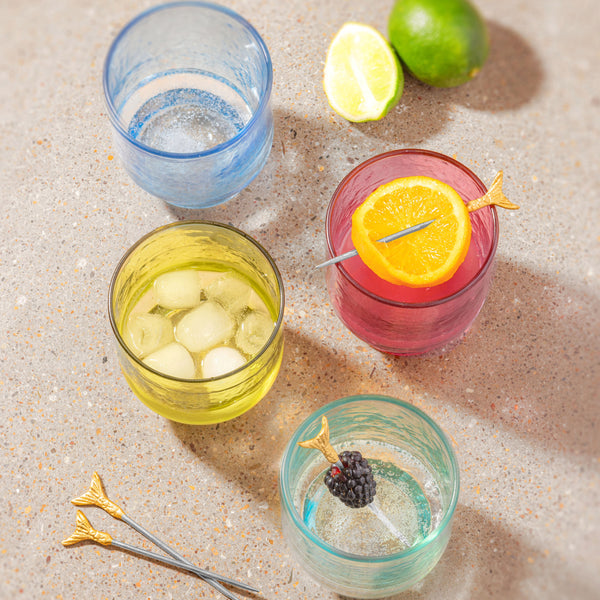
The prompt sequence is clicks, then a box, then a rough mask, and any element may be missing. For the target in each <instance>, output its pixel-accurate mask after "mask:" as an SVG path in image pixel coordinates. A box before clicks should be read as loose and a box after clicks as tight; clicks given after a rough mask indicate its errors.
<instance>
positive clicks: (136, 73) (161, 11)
mask: <svg viewBox="0 0 600 600" xmlns="http://www.w3.org/2000/svg"><path fill="white" fill-rule="evenodd" d="M272 83H273V68H272V64H271V58H270V56H269V51H268V49H267V47H266V45H265V43H264V42H263V40H262V39H261V37H260V35H259V34H258V33H257V32H256V30H255V29H254V28H253V27H252V26H251V25H250V24H249V23H248V22H247V21H245V20H244V19H243V18H242V17H240V16H239V15H238V14H236V13H235V12H233V11H232V10H230V9H228V8H224V7H221V6H218V5H215V4H209V3H206V2H175V3H172V4H163V5H159V6H156V7H153V8H151V9H149V10H147V11H145V12H143V13H141V14H140V15H139V16H137V17H136V18H135V19H133V20H132V21H131V22H130V23H129V24H127V25H126V26H125V27H124V28H123V30H122V31H121V32H120V33H119V34H118V35H117V37H116V38H115V40H114V42H113V43H112V45H111V47H110V49H109V51H108V54H107V57H106V61H105V64H104V78H103V84H104V95H105V98H106V103H107V107H108V115H109V118H110V121H111V124H112V126H113V130H114V140H115V147H116V150H117V153H118V155H119V157H120V159H121V161H122V162H123V164H124V166H125V168H126V170H127V171H128V173H129V174H130V175H131V177H132V179H133V180H134V181H135V182H136V183H137V184H138V185H139V186H140V187H142V188H143V189H145V190H146V191H147V192H149V193H151V194H153V195H155V196H158V197H159V198H162V199H163V200H165V201H166V202H168V203H169V204H172V205H174V206H179V207H183V208H191V209H195V208H206V207H209V206H214V205H217V204H220V203H222V202H224V201H226V200H228V199H230V198H232V197H233V196H235V195H236V194H237V193H239V192H240V191H241V190H242V189H243V188H244V187H246V186H247V185H248V184H249V183H250V181H252V179H254V177H256V175H257V174H258V173H259V172H260V170H261V169H262V168H263V166H264V164H265V162H266V160H267V158H268V156H269V153H270V151H271V144H272V141H273V115H272V112H271V105H270V96H271V88H272Z"/></svg>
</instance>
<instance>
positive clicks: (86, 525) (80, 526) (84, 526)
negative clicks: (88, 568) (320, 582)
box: [62, 510, 239, 600]
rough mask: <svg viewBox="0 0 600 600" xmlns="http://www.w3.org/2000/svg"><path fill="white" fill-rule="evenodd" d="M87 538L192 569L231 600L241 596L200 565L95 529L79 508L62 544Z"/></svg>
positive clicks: (173, 565) (231, 581) (225, 579)
mask: <svg viewBox="0 0 600 600" xmlns="http://www.w3.org/2000/svg"><path fill="white" fill-rule="evenodd" d="M85 540H91V541H92V542H96V543H98V544H101V545H103V546H114V547H115V548H120V549H122V550H126V551H127V552H132V553H133V554H138V555H140V556H143V557H145V558H149V559H151V560H156V561H158V562H161V563H164V564H166V565H169V566H172V567H177V568H179V569H185V570H186V571H190V572H191V573H194V574H195V575H198V576H199V577H201V578H202V579H204V581H206V583H208V584H210V585H212V586H213V587H214V588H215V589H217V590H219V591H220V592H221V593H222V594H223V595H224V596H226V597H227V598H229V600H239V598H238V597H237V596H235V595H234V594H232V593H231V592H230V591H229V590H228V589H227V588H225V587H223V586H222V585H221V584H220V583H219V582H218V581H215V580H214V579H212V578H213V577H215V575H214V574H213V573H210V572H209V571H205V570H204V569H201V568H200V567H196V566H194V565H192V564H191V563H187V562H186V563H182V562H181V561H179V560H176V559H174V558H170V557H169V556H163V555H162V554H156V552H150V551H149V550H146V549H144V548H138V547H137V546H132V545H131V544H127V543H125V542H120V541H119V540H115V539H113V537H112V536H111V535H110V534H108V533H106V532H105V531H98V530H97V529H94V528H93V527H92V525H91V523H90V522H89V521H88V519H87V518H86V516H85V515H84V514H83V512H82V511H80V510H78V511H77V520H76V528H75V532H74V533H73V534H72V535H71V536H70V537H68V538H67V539H65V540H63V541H62V544H63V546H72V545H73V544H77V543H79V542H83V541H85ZM216 577H219V579H220V580H222V581H224V582H226V583H235V582H234V581H233V580H228V578H226V577H224V578H221V577H220V576H219V575H217V576H216Z"/></svg>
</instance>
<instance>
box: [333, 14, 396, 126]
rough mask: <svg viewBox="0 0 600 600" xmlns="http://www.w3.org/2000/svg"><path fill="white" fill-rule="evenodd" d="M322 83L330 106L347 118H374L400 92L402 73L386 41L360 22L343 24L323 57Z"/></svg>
mask: <svg viewBox="0 0 600 600" xmlns="http://www.w3.org/2000/svg"><path fill="white" fill-rule="evenodd" d="M323 86H324V88H325V94H326V95H327V100H328V101H329V104H330V106H331V108H333V110H334V111H335V112H336V113H337V114H338V115H340V116H342V117H344V119H347V120H348V121H353V122H357V123H358V122H361V121H376V120H378V119H381V118H382V117H384V116H385V115H386V114H387V112H388V111H389V110H390V109H391V108H392V107H393V106H395V104H396V103H397V102H398V100H399V99H400V96H401V95H402V90H403V88H404V76H403V74H402V68H401V66H400V62H399V60H398V57H397V56H396V53H395V52H394V50H393V48H392V47H391V46H390V45H389V44H388V42H387V40H386V39H385V38H384V37H383V36H382V35H381V34H380V33H379V32H378V31H377V30H375V29H373V28H372V27H370V26H368V25H363V24H361V23H345V24H344V25H343V26H342V28H341V29H340V30H339V31H338V32H337V34H336V35H335V37H334V38H333V41H332V42H331V45H330V46H329V50H328V51H327V58H326V60H325V73H324V80H323Z"/></svg>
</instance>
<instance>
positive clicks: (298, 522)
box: [279, 394, 460, 564]
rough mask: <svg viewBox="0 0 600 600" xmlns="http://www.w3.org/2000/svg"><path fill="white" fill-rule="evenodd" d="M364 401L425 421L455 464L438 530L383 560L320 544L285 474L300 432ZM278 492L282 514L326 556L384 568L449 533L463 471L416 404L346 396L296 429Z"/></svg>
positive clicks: (370, 396)
mask: <svg viewBox="0 0 600 600" xmlns="http://www.w3.org/2000/svg"><path fill="white" fill-rule="evenodd" d="M365 400H375V401H377V402H385V403H388V404H394V405H396V406H401V407H402V408H404V409H406V410H408V411H409V412H412V413H414V414H415V415H416V416H417V417H418V418H420V419H422V420H423V421H425V423H427V425H429V426H430V427H431V428H432V429H433V431H434V432H435V433H436V435H437V436H438V437H439V439H440V440H441V442H442V444H443V446H444V448H445V449H446V451H447V452H448V456H449V457H450V462H451V463H452V477H453V486H452V496H451V498H450V502H449V504H448V507H447V508H446V510H445V512H444V516H443V518H442V520H441V521H440V523H439V524H438V526H437V527H436V528H435V529H434V530H433V531H430V532H429V534H428V535H427V536H426V537H425V538H423V539H422V540H421V541H420V542H418V543H417V544H415V545H414V546H411V547H410V548H407V549H405V550H400V551H399V552H394V553H393V554H386V555H384V556H362V555H360V554H353V553H351V552H345V551H344V550H340V549H339V548H336V547H335V546H332V545H331V544H328V543H327V542H324V541H323V540H321V539H320V538H319V537H318V536H316V535H315V534H314V533H313V532H312V531H311V530H310V529H309V528H308V527H307V526H306V524H305V523H304V521H303V520H302V519H301V518H300V515H299V514H298V511H297V509H296V505H295V503H294V499H293V498H291V494H290V490H289V489H288V486H287V485H286V484H285V482H286V477H285V476H284V471H289V462H290V460H291V454H292V450H294V449H295V448H296V446H297V445H298V442H299V441H301V440H300V437H301V431H304V430H306V429H307V427H308V426H309V425H310V424H312V423H314V422H317V423H319V422H320V419H321V417H322V416H323V414H325V413H326V412H328V411H329V410H331V409H332V408H337V407H338V406H340V405H345V404H352V403H355V402H362V401H365ZM279 492H280V495H281V501H282V504H284V507H283V510H284V511H285V512H286V513H287V514H288V515H289V516H290V518H291V519H292V521H293V522H294V525H295V527H296V529H298V530H299V531H300V532H301V533H302V535H304V536H305V537H307V538H308V539H309V540H310V541H311V542H312V543H314V544H315V545H316V546H318V547H319V548H321V549H322V550H323V551H325V552H327V553H328V554H333V555H336V556H339V557H340V558H343V559H345V560H349V561H352V562H355V563H369V564H383V563H390V562H393V561H397V560H401V559H404V558H406V557H408V556H411V555H412V554H415V553H417V552H419V551H421V550H422V549H423V548H425V547H427V546H429V545H430V544H431V543H432V542H433V541H434V540H435V539H436V538H437V537H438V536H439V535H441V533H442V531H444V530H445V529H446V527H447V526H448V525H449V524H450V521H451V520H452V517H453V516H454V512H455V510H456V505H457V503H458V497H459V492H460V469H459V466H458V459H457V457H456V453H455V452H454V449H453V448H452V445H451V444H450V442H449V440H448V437H447V436H446V434H445V433H444V432H443V430H442V429H441V427H440V426H439V425H438V424H437V423H436V422H435V421H434V420H433V419H432V418H431V417H430V416H429V415H428V414H427V413H425V412H424V411H423V410H421V409H420V408H418V407H417V406H414V405H413V404H409V403H408V402H405V401H404V400H400V399H399V398H394V397H393V396H386V395H381V394H358V395H354V396H346V397H344V398H340V399H338V400H334V401H333V402H329V403H328V404H325V405H324V406H322V407H321V408H319V409H317V410H316V411H315V412H313V413H311V414H310V415H309V416H308V417H307V418H306V419H304V421H302V423H301V424H300V425H299V426H298V427H297V428H296V430H295V431H294V434H293V435H292V437H291V439H290V441H289V442H288V443H287V445H286V447H285V450H284V453H283V457H282V459H281V467H280V469H279Z"/></svg>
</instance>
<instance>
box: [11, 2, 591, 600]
mask: <svg viewBox="0 0 600 600" xmlns="http://www.w3.org/2000/svg"><path fill="white" fill-rule="evenodd" d="M227 4H228V5H229V6H230V7H231V8H233V9H235V10H236V11H238V12H239V13H241V14H242V15H244V16H246V17H247V18H249V19H250V20H251V21H252V23H253V25H254V26H255V27H256V28H257V30H258V31H259V32H260V33H261V35H262V36H263V37H264V39H265V41H266V43H267V45H268V47H269V50H270V52H271V55H272V59H273V65H274V88H273V95H272V106H273V111H274V118H275V139H274V142H273V148H272V152H271V155H270V158H269V161H268V163H267V165H266V167H265V168H264V170H263V171H262V172H261V174H260V175H259V176H258V177H257V178H256V179H255V180H254V182H252V184H251V185H250V186H249V187H248V188H247V189H245V190H244V191H243V192H242V193H241V194H240V195H239V196H238V197H237V198H235V199H233V200H231V201H230V202H228V203H226V204H224V205H222V206H220V207H217V208H213V209H208V210H205V211H202V212H201V213H198V212H194V211H184V210H178V209H173V208H170V207H169V206H167V205H166V204H164V203H163V202H162V201H160V200H158V199H156V198H153V197H151V196H149V195H148V194H146V193H145V192H143V191H142V190H141V189H139V188H138V187H137V186H136V185H135V184H134V183H133V182H132V181H131V180H130V179H129V177H128V175H127V173H126V172H125V171H124V168H123V166H122V164H121V163H120V160H119V156H117V154H116V152H115V150H114V146H113V142H112V139H111V131H110V128H109V123H108V119H107V115H106V109H105V106H104V103H103V93H102V85H101V70H102V63H103V60H104V56H105V53H106V51H107V48H108V46H109V44H110V42H111V41H112V39H113V38H114V36H115V35H116V34H117V32H118V31H119V29H120V28H121V27H122V26H123V25H124V24H125V23H126V22H127V21H128V20H129V19H131V18H132V17H133V16H134V15H136V14H137V13H138V12H139V11H140V10H142V9H143V8H145V7H147V6H150V3H148V2H146V1H142V2H132V1H131V0H119V1H118V2H117V1H115V0H106V1H105V2H102V3H100V2H90V1H82V2H76V1H75V0H55V1H54V2H42V1H39V0H32V1H30V2H8V1H6V0H5V1H3V2H2V3H1V5H0V28H1V29H0V31H1V34H0V45H1V52H0V65H1V66H0V98H1V103H2V112H1V115H0V149H1V152H2V160H1V167H0V168H1V170H0V173H1V179H0V186H1V187H0V189H1V192H2V200H3V201H2V204H3V211H2V215H1V242H0V243H1V252H0V265H1V269H2V270H1V274H0V285H1V288H0V290H1V294H0V307H1V311H2V316H3V320H2V334H1V338H0V360H1V362H0V369H1V371H0V394H1V398H2V410H3V418H2V421H1V422H0V443H1V448H2V452H1V454H0V492H1V495H2V497H3V502H2V504H1V507H0V598H2V599H3V600H4V599H6V600H8V599H13V598H27V599H30V598H31V599H33V598H56V599H64V600H66V599H74V598H82V597H86V598H90V599H92V598H93V599H98V600H100V599H113V598H120V599H123V600H130V599H131V600H134V599H138V598H139V599H153V600H154V599H156V600H159V599H184V598H185V599H188V598H190V599H191V598H218V597H221V596H220V595H219V594H218V593H217V592H215V591H213V590H212V589H211V588H209V587H208V586H206V585H205V584H204V583H203V582H202V581H201V580H199V579H197V578H194V577H192V576H188V575H186V574H185V573H183V572H181V571H178V570H174V569H170V568H164V567H162V566H160V565H158V564H156V563H151V562H147V561H145V560H140V559H138V558H135V557H134V556H132V555H130V554H127V553H124V552H122V551H119V550H116V549H111V548H103V547H101V546H97V545H91V544H81V545H78V546H74V547H70V548H64V547H63V546H62V545H61V544H60V541H61V540H62V539H64V538H65V537H67V536H68V535H69V534H70V533H71V532H72V530H73V527H74V523H75V521H74V519H75V508H74V507H73V506H72V505H71V504H70V500H71V498H73V497H75V496H77V495H79V494H81V493H83V492H84V491H85V490H86V489H87V487H88V485H89V481H90V478H91V475H92V472H93V471H94V470H96V471H98V472H99V474H100V475H101V477H102V480H103V482H104V485H105V487H106V490H107V492H108V494H109V496H110V497H111V498H113V499H114V500H115V501H117V502H118V503H119V504H120V505H121V506H122V507H123V508H124V509H125V510H126V512H127V513H128V514H129V515H131V516H132V517H133V518H135V520H136V521H138V522H139V523H141V524H144V525H146V526H148V527H149V528H150V529H152V530H153V531H154V532H155V533H156V534H157V535H159V536H160V537H163V538H164V539H165V540H166V541H168V542H170V543H172V544H173V545H174V547H175V548H176V549H178V550H179V551H180V552H181V553H182V554H184V555H185V556H186V557H189V558H190V559H192V560H194V562H197V563H199V564H201V565H203V566H205V567H207V568H210V569H214V570H216V571H218V572H221V573H224V574H227V575H230V576H231V577H235V578H240V579H243V580H246V581H250V582H252V583H254V584H255V585H256V586H257V587H258V588H260V589H261V591H262V595H261V596H260V597H261V598H262V597H264V598H270V599H275V598H284V599H290V600H305V599H314V598H323V599H327V600H329V599H335V598H338V596H336V595H335V594H333V593H330V592H328V591H327V590H325V589H324V588H321V587H320V586H319V585H317V584H316V583H315V582H313V581H312V580H311V579H310V578H309V577H308V575H306V574H305V573H304V572H303V571H302V569H301V568H300V565H299V564H298V563H297V562H296V560H295V559H294V558H293V556H291V555H290V550H289V548H288V546H287V545H286V543H285V540H284V539H283V537H282V534H281V530H280V510H279V498H278V491H277V478H278V468H279V461H280V458H281V455H282V451H283V449H284V446H285V444H286V442H287V440H288V439H289V437H290V436H291V434H292V432H293V431H294V430H295V428H296V427H297V426H298V425H299V423H300V422H301V421H303V420H304V418H306V417H307V416H308V415H309V414H310V413H311V412H312V411H313V410H315V409H316V408H318V407H320V406H322V405H323V404H325V403H327V402H329V401H332V400H335V399H337V398H340V397H343V396H347V395H353V394H360V393H371V392H372V393H378V394H386V395H391V396H395V397H397V398H401V399H403V400H406V401H408V402H411V403H413V404H414V405H415V406H418V407H420V408H422V409H423V410H425V411H426V412H427V413H428V414H429V415H430V416H431V417H433V418H434V419H435V420H436V421H437V422H438V423H439V425H440V426H441V427H442V428H443V429H444V430H445V431H446V433H447V434H448V436H449V438H450V439H451V440H452V442H453V444H454V447H455V450H456V453H457V455H458V457H459V461H460V465H461V494H460V499H459V504H458V508H457V510H456V514H455V521H454V528H453V533H452V537H451V540H450V543H449V546H448V548H447V551H446V553H445V554H444V556H443V557H442V559H441V561H440V563H439V564H438V566H437V567H436V568H435V570H434V571H433V572H432V573H431V574H430V575H429V576H428V577H427V578H426V579H425V580H423V581H422V582H421V583H420V584H418V585H417V586H416V587H415V588H414V589H412V590H410V591H408V592H406V593H404V594H401V595H399V596H397V598H396V600H417V599H418V600H421V599H423V600H424V599H434V598H435V599H439V598H444V599H446V598H447V599H461V600H462V599H479V598H492V599H531V598H545V599H561V598H569V599H572V600H575V599H581V600H588V599H592V598H598V597H599V591H598V590H599V589H600V530H599V522H600V518H599V506H600V505H599V502H598V493H599V491H600V488H599V467H600V435H599V430H598V425H599V410H600V409H599V402H598V395H599V394H598V389H599V384H600V381H599V373H600V368H599V356H600V352H599V350H600V346H599V339H600V324H599V316H598V315H599V314H600V301H599V296H600V285H599V283H600V282H599V274H600V260H599V259H600V251H599V247H600V227H599V224H600V211H599V200H598V189H600V175H599V171H598V166H599V163H598V156H599V155H600V141H599V140H600V135H599V134H600V127H599V124H600V81H599V76H598V70H597V62H598V59H599V58H600V38H599V37H598V35H597V24H596V19H594V18H593V16H594V15H596V17H597V12H598V9H597V3H596V2H595V0H574V1H573V2H561V1H560V0H531V1H529V2H523V1H522V0H502V1H500V0H480V1H479V3H478V4H479V7H480V10H481V12H482V13H483V14H484V16H485V18H486V20H487V22H488V25H489V30H490V34H491V41H492V49H491V54H490V57H489V60H488V62H487V64H486V66H485V68H484V69H483V71H482V72H481V73H480V75H479V76H478V77H477V78H476V79H475V80H473V81H472V82H470V83H468V84H466V85H464V86H462V87H459V88H455V89H447V90H443V89H432V88H429V87H427V86H424V85H421V84H420V83H418V82H417V81H415V80H414V79H412V78H411V77H410V76H407V80H406V86H405V91H404V95H403V97H402V99H401V101H400V103H399V104H398V106H397V107H396V108H395V109H393V110H392V111H391V113H390V114H389V115H388V116H387V117H386V118H385V119H383V120H381V121H379V122H375V123H368V124H361V125H355V124H350V123H348V122H346V121H344V120H343V119H341V118H340V117H337V116H336V115H335V114H334V113H333V112H332V111H331V110H330V108H329V107H328V104H327V102H326V99H325V96H324V94H323V92H322V86H321V78H322V69H323V61H324V58H325V53H326V50H327V46H328V44H329V41H330V40H331V38H332V37H333V35H334V34H335V32H336V31H337V30H338V29H339V27H340V26H341V25H342V23H344V22H346V21H360V22H364V23H368V24H370V25H373V26H374V27H376V28H377V29H379V30H380V31H382V32H385V31H386V22H387V15H388V13H389V10H390V8H391V4H392V3H391V2H384V1H383V0H372V1H371V2H361V1H358V0H346V1H343V2H340V1H339V0H320V1H319V2H316V1H312V0H309V1H305V2H299V1H297V0H290V1H289V2H276V1H275V0H263V1H255V2H251V1H249V0H248V1H244V0H236V1H232V2H228V3H227ZM406 147H416V148H426V149H430V150H435V151H438V152H442V153H445V154H448V155H450V156H454V157H455V158H457V159H458V160H459V161H461V162H462V163H464V164H465V165H467V166H468V167H470V168H471V169H472V170H473V171H475V173H476V174H477V175H478V176H479V177H480V178H481V179H482V180H483V181H484V182H486V183H488V184H489V183H490V182H491V180H492V178H493V176H494V175H495V173H496V172H497V171H498V170H500V169H503V170H504V181H505V183H504V189H505V193H506V194H507V196H508V197H509V198H510V199H511V200H513V201H514V202H516V203H517V204H519V205H521V209H520V210H519V211H516V212H510V213H509V212H508V211H503V212H502V213H501V214H500V222H501V225H500V226H501V239H500V244H499V248H498V253H497V261H496V274H495V279H494V283H493V287H492V290H491V293H490V296H489V298H488V301H487V303H486V304H485V306H484V308H483V310H482V311H481V313H480V315H479V317H478V318H477V320H476V322H475V324H474V325H473V327H472V328H471V330H470V331H469V332H468V334H467V336H466V337H465V339H464V340H463V341H462V343H460V344H459V345H458V346H457V347H456V348H454V349H453V350H452V351H451V352H449V353H447V354H443V355H435V356H429V357H425V358H423V357H422V358H416V357H415V358H394V357H392V356H388V355H384V354H381V353H379V352H377V351H375V350H373V349H371V348H370V347H369V346H367V345H365V344H364V343H363V342H361V341H360V340H358V339H357V338H355V337H354V336H353V335H352V334H351V333H349V332H348V331H347V330H346V329H345V328H344V326H343V325H342V324H341V323H340V321H339V320H338V319H337V317H336V316H335V314H334V312H333V310H332V307H331V305H330V303H329V300H328V296H327V291H326V287H325V280H324V275H323V273H322V272H316V271H314V270H313V268H312V267H313V265H314V264H316V263H317V262H320V261H322V260H325V258H326V247H325V235H324V228H325V213H326V208H327V203H328V200H329V198H330V197H331V195H332V193H333V191H334V189H335V188H336V186H337V184H338V183H339V181H340V180H341V179H342V178H343V177H344V175H345V174H346V173H347V172H348V171H349V170H350V169H351V168H352V167H353V166H356V165H358V164H359V163H360V162H362V161H363V160H365V159H367V158H369V157H371V156H373V155H375V154H378V153H380V152H384V151H387V150H391V149H394V148H406ZM192 217H193V218H198V217H200V218H205V219H209V220H215V221H222V222H226V223H231V224H233V225H235V226H236V227H239V228H240V229H242V230H244V231H245V232H247V233H249V234H250V235H252V236H253V237H255V238H256V239H257V240H258V241H259V242H260V243H261V244H263V245H264V246H265V248H267V250H268V251H269V252H270V253H271V255H272V256H273V257H274V259H275V261H276V262H277V264H278V266H279V268H280V270H281V272H282V275H283V279H284V282H285V293H286V300H287V307H286V312H285V355H284V360H283V365H282V368H281V371H280V374H279V377H278V379H277V381H276V382H275V385H274V386H273V388H272V389H271V391H270V392H269V394H268V395H267V396H266V397H265V398H264V399H263V400H262V401H261V402H260V403H259V404H258V405H257V406H256V407H255V408H254V409H252V410H251V411H250V412H248V413H246V414H245V415H244V416H242V417H239V418H237V419H235V420H233V421H230V422H227V423H222V424H220V425H213V426H205V427H194V426H188V425H181V424H177V423H174V422H170V421H168V420H166V419H164V418H162V417H160V416H158V415H156V414H154V413H152V412H150V411H149V410H148V409H147V408H146V407H145V406H144V405H143V404H141V403H140V402H139V401H138V400H137V399H136V398H135V396H134V395H133V394H132V392H131V391H130V390H129V388H128V386H127V384H126V382H125V380H124V379H123V377H122V375H121V372H120V369H119V365H118V362H117V359H116V352H115V348H114V343H113V339H112V333H111V330H110V326H109V323H108V318H107V291H108V285H109V281H110V277H111V275H112V272H113V269H114V267H115V265H116V263H117V262H118V260H119V259H120V257H121V256H122V254H123V253H124V252H125V250H126V249H127V248H128V247H129V246H130V245H131V244H132V243H134V242H135V241H136V240H137V239H138V238H139V237H141V236H142V235H144V234H146V233H148V232H149V231H151V230H152V229H154V228H156V227H158V226H160V225H163V224H165V223H170V222H172V221H175V220H179V219H183V218H192ZM86 514H87V515H88V517H89V518H90V520H91V521H92V523H93V524H94V525H95V526H96V527H97V528H99V529H104V530H105V531H108V532H110V533H111V534H112V535H113V536H114V537H115V538H116V539H119V540H121V541H126V542H129V543H132V544H137V545H140V544H142V542H141V541H140V538H139V536H138V535H137V534H135V533H134V532H132V531H131V530H130V529H129V528H128V527H127V526H126V525H125V524H124V523H121V522H118V521H115V520H112V519H110V517H109V516H108V515H106V514H104V513H103V512H102V511H100V510H98V509H86Z"/></svg>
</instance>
